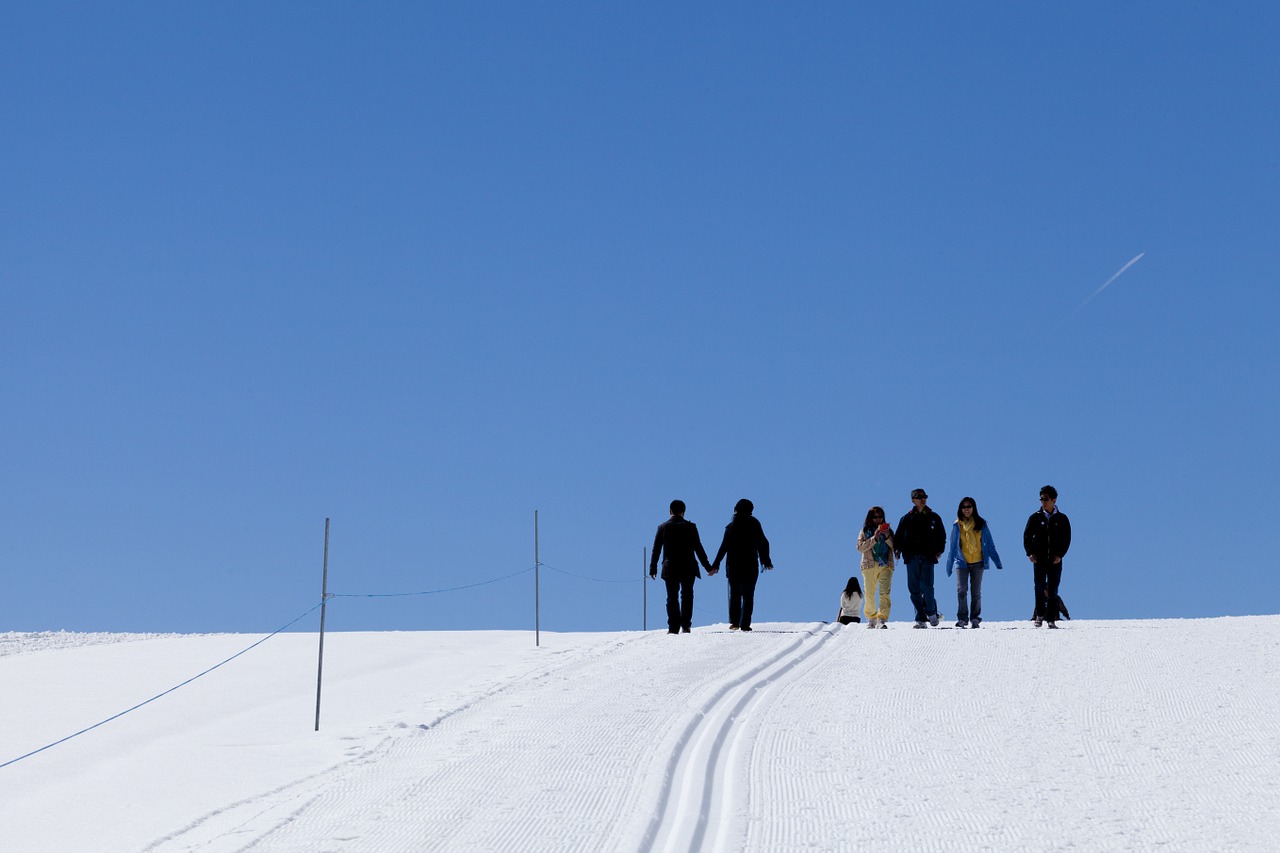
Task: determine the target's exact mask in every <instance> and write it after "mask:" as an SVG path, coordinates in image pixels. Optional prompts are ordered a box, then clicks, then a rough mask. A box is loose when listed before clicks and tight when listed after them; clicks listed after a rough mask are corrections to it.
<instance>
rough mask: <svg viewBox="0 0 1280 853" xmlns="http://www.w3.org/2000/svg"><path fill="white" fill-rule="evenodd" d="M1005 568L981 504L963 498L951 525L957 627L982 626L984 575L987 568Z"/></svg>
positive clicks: (950, 564) (950, 561)
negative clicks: (957, 604)
mask: <svg viewBox="0 0 1280 853" xmlns="http://www.w3.org/2000/svg"><path fill="white" fill-rule="evenodd" d="M992 563H995V564H996V568H997V569H1003V568H1004V566H1003V565H1002V564H1001V563H1000V555H999V554H998V553H996V542H995V539H994V538H992V536H991V525H989V524H987V522H986V519H984V518H983V517H982V516H981V515H979V514H978V502H977V501H975V500H974V499H973V498H961V499H960V506H959V507H958V508H957V509H956V520H955V521H954V522H953V523H952V524H951V546H950V548H949V549H948V551H947V576H948V577H950V576H951V572H952V570H955V573H956V596H957V597H958V598H959V599H960V606H959V609H958V610H956V627H957V628H977V627H978V626H979V625H980V624H982V575H983V574H984V573H985V572H986V569H987V566H989V565H991V564H992Z"/></svg>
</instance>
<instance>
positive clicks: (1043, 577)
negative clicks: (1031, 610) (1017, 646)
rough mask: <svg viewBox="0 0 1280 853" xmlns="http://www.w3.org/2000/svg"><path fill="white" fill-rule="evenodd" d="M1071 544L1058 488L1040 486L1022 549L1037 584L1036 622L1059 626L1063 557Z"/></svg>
mask: <svg viewBox="0 0 1280 853" xmlns="http://www.w3.org/2000/svg"><path fill="white" fill-rule="evenodd" d="M1070 547H1071V521H1070V520H1069V519H1068V518H1067V516H1066V513H1063V512H1060V511H1059V510H1058V490H1057V489H1055V488H1054V487H1053V486H1045V487H1044V488H1042V489H1041V490H1040V509H1039V510H1038V511H1037V512H1033V513H1031V517H1030V518H1028V519H1027V526H1026V528H1025V529H1024V530H1023V531H1022V549H1023V550H1024V551H1026V552H1027V558H1028V559H1029V560H1031V568H1032V574H1033V576H1034V580H1035V587H1036V613H1035V623H1036V627H1037V628H1039V627H1040V625H1041V623H1042V622H1046V621H1047V622H1048V623H1049V627H1050V628H1057V627H1058V584H1060V583H1061V582H1062V558H1063V557H1065V556H1066V555H1067V549H1068V548H1070Z"/></svg>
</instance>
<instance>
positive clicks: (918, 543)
mask: <svg viewBox="0 0 1280 853" xmlns="http://www.w3.org/2000/svg"><path fill="white" fill-rule="evenodd" d="M893 550H894V551H895V552H896V553H897V554H899V555H901V557H902V559H903V560H910V559H911V558H912V557H924V558H925V559H926V560H928V561H929V562H930V563H936V562H938V557H939V556H941V555H942V554H944V553H946V550H947V528H946V526H945V525H944V524H943V522H942V516H940V515H938V514H937V513H936V512H934V511H933V510H931V509H929V508H928V507H925V508H924V511H923V512H917V511H916V509H915V507H912V509H911V512H909V513H907V514H906V515H904V516H903V517H902V520H900V521H899V522H898V529H897V530H895V531H894V533H893Z"/></svg>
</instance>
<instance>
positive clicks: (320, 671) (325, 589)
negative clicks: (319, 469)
mask: <svg viewBox="0 0 1280 853" xmlns="http://www.w3.org/2000/svg"><path fill="white" fill-rule="evenodd" d="M328 603H329V519H327V518H326V519H325V520H324V576H323V579H322V580H321V581H320V662H319V663H318V664H317V667H316V731H320V684H321V682H322V681H323V679H324V611H325V607H326V605H327V604H328Z"/></svg>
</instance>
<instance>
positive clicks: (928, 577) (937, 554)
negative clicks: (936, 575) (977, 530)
mask: <svg viewBox="0 0 1280 853" xmlns="http://www.w3.org/2000/svg"><path fill="white" fill-rule="evenodd" d="M928 500H929V496H928V495H927V494H925V491H924V489H913V490H912V491H911V503H912V504H913V506H912V507H911V512H909V513H907V514H906V515H904V516H903V517H902V519H901V520H900V521H899V522H898V529H897V530H895V531H894V533H893V551H894V553H895V554H896V555H898V556H899V557H901V558H902V562H903V563H905V564H906V567H907V591H908V592H910V593H911V603H912V604H913V605H915V608H916V625H915V626H916V627H917V628H924V627H926V626H927V625H932V626H933V627H935V628H936V627H938V602H937V601H936V600H935V599H934V597H933V567H934V566H936V565H937V563H938V560H939V559H941V558H942V555H943V553H945V552H946V550H947V531H946V528H945V527H944V526H943V523H942V517H941V516H939V515H938V514H937V513H936V512H934V511H933V510H931V509H929V505H928Z"/></svg>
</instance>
